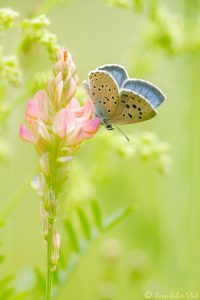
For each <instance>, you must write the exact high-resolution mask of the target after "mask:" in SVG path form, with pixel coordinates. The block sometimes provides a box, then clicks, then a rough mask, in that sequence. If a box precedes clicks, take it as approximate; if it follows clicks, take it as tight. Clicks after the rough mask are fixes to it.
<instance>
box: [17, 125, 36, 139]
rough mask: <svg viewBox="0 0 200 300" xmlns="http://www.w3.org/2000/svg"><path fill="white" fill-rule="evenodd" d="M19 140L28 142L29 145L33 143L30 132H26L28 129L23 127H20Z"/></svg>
mask: <svg viewBox="0 0 200 300" xmlns="http://www.w3.org/2000/svg"><path fill="white" fill-rule="evenodd" d="M20 138H21V139H22V140H23V141H25V142H29V143H33V142H34V136H33V135H32V134H31V132H30V131H29V130H28V128H26V126H24V125H21V126H20Z"/></svg>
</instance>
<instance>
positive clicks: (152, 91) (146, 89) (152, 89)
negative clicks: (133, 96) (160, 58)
mask: <svg viewBox="0 0 200 300" xmlns="http://www.w3.org/2000/svg"><path fill="white" fill-rule="evenodd" d="M123 88H124V89H128V90H131V91H133V92H136V93H137V94H140V95H141V96H143V97H144V98H145V99H147V100H148V101H149V102H150V103H151V105H152V106H153V107H154V108H156V107H157V106H159V105H160V104H161V103H162V102H163V101H164V100H165V98H166V97H165V95H164V94H163V92H162V91H161V90H160V89H159V88H158V87H156V86H155V85H153V84H152V83H150V82H148V81H146V80H141V79H129V80H127V81H126V82H125V83H124V85H123Z"/></svg>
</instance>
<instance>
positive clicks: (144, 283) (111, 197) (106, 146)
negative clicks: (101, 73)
mask: <svg viewBox="0 0 200 300" xmlns="http://www.w3.org/2000/svg"><path fill="white" fill-rule="evenodd" d="M108 2H110V3H108ZM111 2H113V3H114V2H115V1H100V0H84V1H83V0H73V1H62V2H60V3H57V4H56V5H52V7H51V8H50V7H49V9H48V7H45V6H43V4H44V2H43V1H37V0H31V1H24V0H20V1H12V0H5V1H0V5H1V7H10V8H12V9H14V10H16V11H18V12H19V13H20V16H21V18H25V17H31V16H33V15H37V14H39V13H45V14H46V15H47V17H48V18H49V20H50V22H51V24H50V27H49V28H50V31H51V32H53V33H55V34H56V35H57V38H58V41H59V44H60V45H62V46H66V47H67V48H68V49H69V51H70V52H71V53H72V55H73V58H74V61H75V63H76V66H77V70H78V75H79V77H80V81H81V82H82V80H84V79H86V77H87V74H88V72H89V71H90V70H93V69H95V68H96V67H98V66H99V65H102V64H107V63H118V64H122V65H124V66H125V67H126V68H127V70H128V72H129V74H130V76H132V77H135V78H143V79H146V80H149V81H151V82H153V83H154V84H156V85H157V86H159V87H160V88H161V89H162V90H163V91H164V92H165V94H166V96H167V101H166V102H165V103H164V104H163V105H162V106H161V107H160V108H159V114H158V116H157V117H156V118H154V119H152V120H150V121H148V122H144V123H140V124H135V125H132V126H125V127H123V130H124V131H125V132H126V133H127V134H128V136H129V137H130V138H131V137H132V140H133V143H132V144H131V145H132V146H133V147H134V136H137V135H140V134H142V133H143V132H147V131H148V132H153V133H154V134H156V136H157V137H158V139H159V140H161V141H165V142H167V143H168V144H169V145H170V148H171V157H172V165H171V167H169V169H170V170H169V172H159V171H158V169H159V167H155V165H156V163H157V162H155V160H156V159H154V163H151V162H150V163H146V161H148V148H147V154H146V156H147V159H145V158H144V157H143V159H138V157H137V155H136V157H132V158H131V159H127V157H126V155H116V153H115V152H116V151H115V150H114V149H113V143H114V140H115V138H117V139H118V135H120V134H119V133H118V132H116V131H114V132H107V131H106V130H105V129H104V128H101V130H100V132H99V133H98V134H97V135H96V136H95V137H94V138H93V139H92V140H89V141H87V142H86V143H84V145H83V146H82V147H81V150H80V151H79V153H78V157H77V162H78V166H77V168H78V171H73V172H74V173H73V177H72V178H73V180H72V179H71V180H70V179H69V185H68V187H67V189H68V190H67V192H69V196H70V195H73V197H72V198H74V203H79V201H84V200H85V201H87V200H88V199H90V198H92V197H95V199H96V200H97V201H98V202H99V203H100V205H101V207H102V208H103V211H105V213H110V212H112V211H113V210H115V209H117V208H120V207H126V206H133V207H134V208H135V211H134V213H133V214H131V215H129V216H128V217H127V218H126V219H125V220H124V221H123V222H122V223H121V224H119V225H117V226H116V227H115V228H114V229H112V230H111V231H109V232H108V233H107V234H105V235H103V236H102V238H101V239H100V241H98V242H97V243H95V244H94V245H93V246H92V248H91V250H90V251H89V252H88V253H87V255H86V256H85V258H84V260H82V263H81V264H80V266H79V267H78V268H77V269H76V271H75V272H74V273H73V276H71V278H70V281H69V282H68V284H66V286H65V288H64V289H63V291H62V293H61V294H60V296H59V298H58V299H82V300H85V299H87V300H90V299H91V300H92V299H116V300H118V299H126V300H129V299H138V300H140V299H144V292H145V291H151V292H152V293H153V295H152V299H154V298H155V299H156V292H157V293H160V294H165V295H169V293H170V292H179V293H181V292H183V293H186V292H188V293H190V292H197V291H198V292H199V293H200V288H199V287H200V280H199V277H200V276H199V275H200V271H199V270H200V260H199V250H200V240H199V236H200V218H199V211H200V201H199V199H200V197H199V196H200V190H199V178H200V176H199V175H200V174H199V167H200V158H199V153H200V139H199V128H200V127H199V126H200V121H199V120H200V118H199V110H200V104H199V70H200V42H199V41H200V31H199V29H198V28H199V14H200V11H199V1H189V0H188V1H183V0H182V1H181V0H179V1H170V0H169V1H157V3H156V1H143V2H142V1H135V5H136V4H137V5H138V6H136V8H137V9H136V8H135V9H132V7H131V6H129V3H128V2H126V1H121V3H120V1H116V2H118V4H121V5H114V4H113V3H111ZM133 2H134V1H133ZM133 2H131V3H133ZM49 3H50V2H49ZM52 3H53V2H52ZM140 4H141V5H142V6H141V7H140ZM156 5H159V9H160V10H161V11H162V12H161V13H160V15H159V17H158V16H154V15H153V13H154V11H153V9H156V8H155V7H156ZM121 6H122V7H121ZM151 9H152V11H150V10H151ZM18 38H19V32H18V31H17V30H16V31H12V30H11V29H10V30H8V31H7V32H6V34H5V35H4V36H1V44H2V47H4V53H5V54H6V55H8V54H12V53H14V52H15V51H16V45H17V41H18ZM20 60H21V64H22V65H23V72H24V74H25V75H24V76H25V79H24V84H26V77H28V78H29V80H30V81H31V78H32V77H33V79H32V80H34V76H33V75H34V74H36V73H37V72H40V71H41V72H46V71H49V70H51V69H52V66H53V63H52V61H50V60H49V59H48V55H47V53H46V51H45V50H44V49H43V48H42V47H36V48H34V49H33V50H31V52H30V54H29V55H28V56H27V57H25V58H24V57H21V58H20ZM32 74H33V75H32ZM21 95H23V84H22V86H21V87H19V88H18V89H14V88H9V89H8V90H7V91H6V93H5V98H6V99H5V101H7V102H8V103H12V101H13V99H19V101H18V102H16V103H17V105H16V106H15V107H14V108H13V109H12V113H11V114H10V115H9V118H8V120H7V122H6V124H4V126H3V129H2V130H1V136H2V137H3V138H4V139H6V140H7V141H8V143H9V145H10V146H9V148H8V151H10V155H9V157H8V158H7V160H6V161H5V162H2V163H1V166H0V174H1V182H0V199H1V210H2V211H3V212H4V213H5V211H4V209H5V207H7V205H8V203H9V201H14V202H15V201H16V206H14V207H13V208H12V209H11V210H10V211H9V209H8V215H9V216H8V217H7V218H6V226H4V227H3V228H2V229H1V243H2V246H1V250H2V252H3V253H4V254H6V260H5V263H4V266H3V267H2V274H7V273H8V274H10V273H15V274H16V276H17V278H18V281H17V284H18V287H19V288H20V285H25V284H26V283H27V284H28V283H29V281H30V282H31V280H32V279H31V273H30V272H29V270H30V269H31V268H34V267H35V266H36V267H38V268H40V269H41V270H43V271H44V270H45V246H44V243H43V239H42V236H41V234H40V220H39V198H38V196H37V194H36V192H35V191H34V190H33V189H32V188H31V187H30V185H29V183H28V182H29V181H30V178H31V176H32V174H33V173H34V170H35V168H36V167H37V164H38V157H37V154H36V153H35V151H34V149H33V147H32V145H28V144H25V143H23V142H21V141H20V139H19V133H18V132H19V125H20V124H21V123H22V122H23V114H24V109H25V105H26V96H27V97H30V96H31V91H29V92H26V93H25V95H23V97H22V96H21ZM20 97H22V99H20ZM27 100H28V98H27ZM147 136H148V134H147ZM150 136H151V135H150ZM120 139H121V140H120V141H121V145H120V146H119V147H118V148H119V149H120V148H123V147H124V144H126V143H127V142H126V140H125V139H123V137H122V138H121V137H120ZM144 156H145V155H144ZM150 161H151V160H150ZM159 163H160V162H158V164H159ZM168 163H169V164H170V162H168ZM168 163H167V166H166V168H168ZM74 164H76V162H75V163H74ZM72 168H73V167H72ZM74 168H76V167H74ZM163 173H164V174H163ZM69 196H68V198H66V201H69V202H70V201H71V202H70V203H71V204H70V205H71V206H72V207H73V205H74V204H73V201H72V200H73V199H72V198H71V200H70V199H69ZM13 199H15V200H13ZM68 209H69V208H68ZM64 214H65V211H62V216H63V215H64ZM66 214H67V209H66ZM63 235H64V233H63ZM66 251H67V250H66ZM184 295H186V294H184ZM190 297H191V295H190ZM198 297H200V294H199V296H198ZM167 299H168V298H167ZM169 299H170V298H169ZM188 299H192V297H191V298H188Z"/></svg>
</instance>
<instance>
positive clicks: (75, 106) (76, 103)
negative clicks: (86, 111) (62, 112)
mask: <svg viewBox="0 0 200 300" xmlns="http://www.w3.org/2000/svg"><path fill="white" fill-rule="evenodd" d="M67 108H68V109H79V108H80V103H79V101H78V100H77V99H76V98H72V100H71V101H70V102H69V104H68V105H67Z"/></svg>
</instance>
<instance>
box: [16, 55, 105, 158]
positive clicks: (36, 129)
mask: <svg viewBox="0 0 200 300" xmlns="http://www.w3.org/2000/svg"><path fill="white" fill-rule="evenodd" d="M77 85H78V76H77V74H76V66H75V64H74V62H73V60H72V56H71V54H70V53H69V52H68V51H67V50H66V49H61V50H60V51H59V54H58V60H57V63H56V64H55V67H54V77H53V78H52V79H51V80H49V82H48V84H47V93H46V91H42V90H41V91H38V92H37V93H36V94H35V96H34V97H33V98H32V99H30V100H29V101H28V104H27V107H26V111H25V120H26V122H27V127H26V126H24V125H21V127H20V137H21V139H22V140H24V141H26V142H30V143H33V144H34V145H35V147H36V149H37V151H38V152H39V153H40V155H42V154H43V153H44V152H46V151H47V152H48V151H49V150H50V149H51V150H52V147H54V145H55V147H57V143H58V138H57V137H59V138H60V142H61V144H62V145H63V146H64V147H66V148H67V147H69V148H70V150H69V151H68V150H66V151H68V153H67V155H68V154H69V153H70V155H73V154H74V153H75V152H76V150H77V149H78V148H79V144H80V143H81V142H82V141H83V140H85V139H89V138H91V137H92V136H93V135H94V133H96V131H97V130H98V128H99V125H100V120H99V119H98V118H94V117H93V105H92V102H91V101H90V100H88V101H86V103H85V105H84V106H82V107H81V106H80V103H79V102H78V101H77V100H76V99H75V98H73V96H74V94H75V92H76V89H77ZM63 146H62V147H63Z"/></svg>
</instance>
